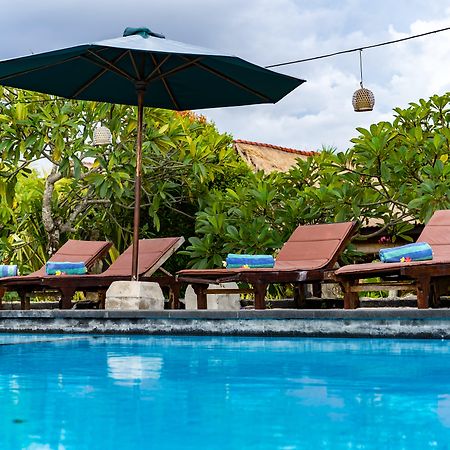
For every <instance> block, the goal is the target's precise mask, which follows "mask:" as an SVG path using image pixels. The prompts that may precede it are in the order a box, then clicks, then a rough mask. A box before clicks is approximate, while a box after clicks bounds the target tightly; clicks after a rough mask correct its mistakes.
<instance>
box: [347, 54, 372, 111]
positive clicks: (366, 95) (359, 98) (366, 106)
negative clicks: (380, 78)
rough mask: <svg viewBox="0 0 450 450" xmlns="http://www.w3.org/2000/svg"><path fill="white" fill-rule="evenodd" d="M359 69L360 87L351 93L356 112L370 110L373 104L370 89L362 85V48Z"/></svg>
mask: <svg viewBox="0 0 450 450" xmlns="http://www.w3.org/2000/svg"><path fill="white" fill-rule="evenodd" d="M359 70H360V74H361V81H360V82H359V84H360V86H361V88H360V89H358V90H356V91H355V92H354V94H353V98H352V105H353V109H354V110H355V111H356V112H364V111H372V110H373V107H374V105H375V97H374V95H373V92H372V91H369V89H366V88H365V87H364V86H363V72H362V50H360V51H359Z"/></svg>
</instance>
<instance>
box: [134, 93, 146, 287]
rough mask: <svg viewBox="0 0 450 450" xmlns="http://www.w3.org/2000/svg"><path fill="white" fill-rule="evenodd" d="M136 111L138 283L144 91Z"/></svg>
mask: <svg viewBox="0 0 450 450" xmlns="http://www.w3.org/2000/svg"><path fill="white" fill-rule="evenodd" d="M137 94H138V111H137V113H138V114H137V116H138V117H137V119H138V123H137V145H136V179H135V184H134V221H133V253H132V266H131V280H133V281H138V279H139V274H138V264H139V222H140V210H141V172H142V128H143V127H142V123H143V114H144V94H145V89H139V88H138V90H137Z"/></svg>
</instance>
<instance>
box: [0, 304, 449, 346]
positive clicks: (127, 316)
mask: <svg viewBox="0 0 450 450" xmlns="http://www.w3.org/2000/svg"><path fill="white" fill-rule="evenodd" d="M0 332H20V333H23V332H32V333H93V334H173V335H223V336H298V337H300V336H308V337H371V338H377V337H378V338H385V337H388V338H432V339H450V309H447V308H445V309H426V310H419V309H417V308H360V309H356V310H336V309H334V310H293V309H272V310H259V311H256V310H240V311H207V310H206V311H205V310H204V311H186V310H184V311H183V310H164V311H107V310H65V311H63V310H30V311H8V310H3V311H0Z"/></svg>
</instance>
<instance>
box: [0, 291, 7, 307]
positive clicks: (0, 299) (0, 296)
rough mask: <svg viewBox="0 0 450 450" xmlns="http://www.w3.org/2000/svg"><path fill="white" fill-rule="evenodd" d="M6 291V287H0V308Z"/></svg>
mask: <svg viewBox="0 0 450 450" xmlns="http://www.w3.org/2000/svg"><path fill="white" fill-rule="evenodd" d="M5 293H6V288H0V309H3V296H4V295H5Z"/></svg>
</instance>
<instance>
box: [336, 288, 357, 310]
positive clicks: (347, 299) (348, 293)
mask: <svg viewBox="0 0 450 450" xmlns="http://www.w3.org/2000/svg"><path fill="white" fill-rule="evenodd" d="M340 284H341V287H342V290H343V291H344V309H356V308H359V305H360V302H359V295H358V293H357V292H352V290H351V288H352V286H354V285H355V284H357V283H355V282H354V281H351V282H350V281H345V282H342V283H340Z"/></svg>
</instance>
